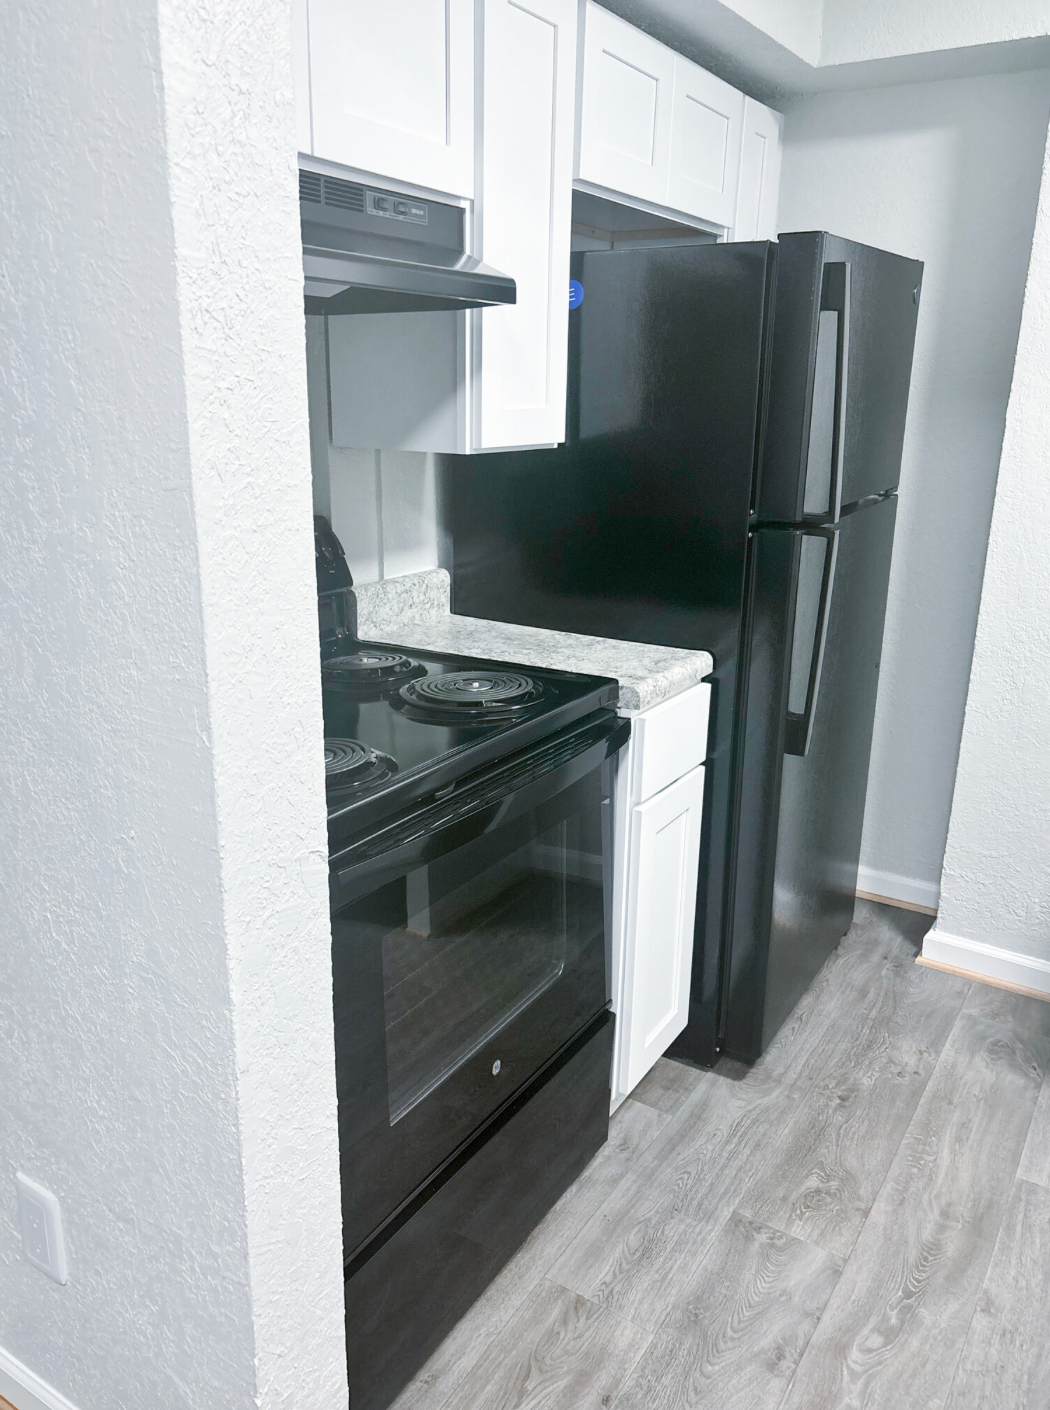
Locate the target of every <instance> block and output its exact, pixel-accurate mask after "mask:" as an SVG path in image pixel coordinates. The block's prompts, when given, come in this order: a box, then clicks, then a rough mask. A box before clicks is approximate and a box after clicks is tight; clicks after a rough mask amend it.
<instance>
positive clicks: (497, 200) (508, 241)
mask: <svg viewBox="0 0 1050 1410" xmlns="http://www.w3.org/2000/svg"><path fill="white" fill-rule="evenodd" d="M482 14H483V23H484V27H483V33H482V36H481V42H482V44H483V45H484V49H483V58H482V74H483V93H484V98H483V109H482V122H481V140H482V151H481V160H480V173H481V182H480V189H479V190H478V191H477V193H476V209H477V225H476V230H475V237H476V248H477V250H478V253H479V254H480V256H481V258H482V259H483V260H484V261H485V262H486V264H490V265H492V266H493V267H494V268H496V269H499V270H502V271H503V272H504V273H506V274H510V275H512V276H513V278H514V280H515V283H516V285H517V302H516V303H515V304H513V305H507V306H505V307H503V308H489V309H479V310H478V311H477V312H476V313H475V314H474V320H475V323H474V357H475V362H474V370H475V382H474V393H475V396H474V448H475V449H477V450H493V449H499V448H502V447H508V446H529V445H554V444H556V443H557V442H559V441H563V440H564V439H565V387H566V362H567V358H568V340H569V243H570V227H571V223H572V163H573V128H574V123H575V112H576V17H577V3H576V0H484V3H483V9H482Z"/></svg>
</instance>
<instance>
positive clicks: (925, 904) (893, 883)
mask: <svg viewBox="0 0 1050 1410" xmlns="http://www.w3.org/2000/svg"><path fill="white" fill-rule="evenodd" d="M857 895H858V896H866V897H867V898H868V899H869V900H872V901H885V902H887V903H888V904H889V905H891V906H892V905H894V904H898V905H904V906H905V908H906V909H908V910H915V909H918V910H920V911H925V912H926V914H927V915H936V914H937V907H938V905H939V904H940V900H941V888H940V886H939V885H938V883H937V882H935V881H919V880H918V879H917V878H916V877H914V876H897V875H895V874H894V873H893V872H891V871H875V870H874V869H873V868H871V867H858V868H857Z"/></svg>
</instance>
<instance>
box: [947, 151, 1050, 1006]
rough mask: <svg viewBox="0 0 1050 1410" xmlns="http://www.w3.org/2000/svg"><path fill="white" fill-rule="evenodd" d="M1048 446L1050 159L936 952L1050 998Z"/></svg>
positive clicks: (976, 651) (999, 493)
mask: <svg viewBox="0 0 1050 1410" xmlns="http://www.w3.org/2000/svg"><path fill="white" fill-rule="evenodd" d="M1048 447H1050V158H1048V160H1047V162H1046V164H1045V166H1044V168H1043V180H1042V192H1041V196H1040V202H1039V214H1038V218H1037V221H1036V229H1035V239H1034V241H1033V245H1032V259H1031V267H1030V269H1029V274H1028V286H1027V290H1026V292H1025V302H1024V317H1023V319H1022V323H1021V333H1020V338H1019V341H1018V347H1017V360H1016V364H1015V368H1014V376H1013V386H1012V389H1011V392H1010V405H1009V411H1008V414H1007V420H1006V434H1005V438H1004V441H1003V453H1002V460H1001V462H1000V466H999V482H998V487H997V490H996V496H995V513H994V515H993V517H992V526H991V535H990V539H989V543H988V557H987V563H986V566H985V573H984V588H983V592H982V594H981V611H980V618H979V621H978V627H977V641H976V645H975V647H974V655H973V670H972V674H971V677H970V691H969V695H968V697H967V702H966V722H965V727H964V729H963V736H962V749H961V752H960V755H959V772H958V778H957V781H956V786H955V796H954V800H953V802H952V810H951V826H950V829H949V832H948V847H947V852H946V854H945V859H944V877H943V881H942V888H941V912H940V916H939V918H938V921H937V925H936V927H935V929H934V931H933V932H932V935H931V940H932V941H933V942H934V945H935V946H936V944H937V943H938V942H939V943H940V944H942V945H945V944H947V945H949V946H950V945H951V943H952V942H953V941H954V940H961V941H963V942H971V943H973V942H976V944H977V945H979V946H990V947H993V949H995V950H1005V951H1012V952H1014V954H1015V955H1017V956H1025V957H1029V958H1030V959H1032V960H1035V961H1037V962H1040V963H1037V965H1035V966H1033V967H1032V969H1033V975H1032V977H1031V978H1029V979H1028V983H1029V984H1031V985H1032V987H1037V988H1040V987H1041V988H1045V989H1050V964H1048V962H1050V867H1048V864H1047V858H1048V856H1050V744H1048V741H1050V553H1048V549H1047V545H1048V544H1050V474H1048V473H1047V461H1048ZM997 958H998V957H997V956H995V955H984V956H982V955H980V954H979V952H978V953H976V954H975V953H973V952H971V958H970V959H969V963H963V967H964V968H971V969H975V970H978V971H980V972H986V973H991V974H993V975H994V974H996V973H997V972H998V970H999V968H1001V966H997V964H996V960H997ZM1040 973H1041V982H1040V979H1039V974H1040ZM1012 977H1014V978H1018V977H1019V976H1017V975H1013V976H1012ZM1022 982H1024V981H1023V980H1022Z"/></svg>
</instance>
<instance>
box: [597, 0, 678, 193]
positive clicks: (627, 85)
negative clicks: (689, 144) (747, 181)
mask: <svg viewBox="0 0 1050 1410" xmlns="http://www.w3.org/2000/svg"><path fill="white" fill-rule="evenodd" d="M674 59H675V56H674V54H673V53H672V51H671V50H670V49H667V48H665V47H664V45H662V44H660V43H658V42H657V40H655V39H651V38H650V37H649V35H647V34H643V33H642V31H641V30H640V29H635V28H634V26H633V25H630V24H627V22H626V21H625V20H621V19H618V18H617V17H616V16H615V15H611V14H610V13H609V12H608V10H603V9H602V8H601V6H599V5H595V4H593V3H588V5H587V10H586V31H585V34H584V60H583V108H582V114H581V119H580V160H579V170H578V172H577V175H578V176H579V177H580V179H581V180H582V181H591V182H594V183H595V184H596V185H598V186H606V187H608V188H609V189H610V190H612V191H622V192H624V194H626V195H628V196H637V197H638V198H639V199H640V200H643V201H654V202H656V203H658V204H660V205H663V204H664V203H665V202H666V200H667V170H668V160H669V156H670V146H671V105H672V99H673V96H674Z"/></svg>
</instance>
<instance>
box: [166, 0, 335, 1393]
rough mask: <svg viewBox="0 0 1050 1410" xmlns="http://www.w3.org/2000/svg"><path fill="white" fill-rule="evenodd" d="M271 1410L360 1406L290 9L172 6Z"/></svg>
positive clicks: (195, 426) (172, 102)
mask: <svg viewBox="0 0 1050 1410" xmlns="http://www.w3.org/2000/svg"><path fill="white" fill-rule="evenodd" d="M160 15H161V24H160V35H161V57H162V65H163V79H164V86H165V97H166V110H167V111H166V117H167V136H168V161H169V168H170V172H171V193H172V208H173V211H174V233H175V255H176V266H177V270H178V277H179V293H180V309H179V311H180V328H181V336H182V345H183V356H184V361H185V379H186V402H187V409H188V420H189V433H190V434H189V451H190V472H191V476H192V480H193V491H194V502H195V509H196V515H197V525H198V545H199V549H198V551H199V558H200V575H201V596H202V606H203V618H204V644H205V660H206V667H207V672H208V686H209V711H210V727H211V740H210V742H211V748H212V764H213V772H214V779H215V793H216V813H217V820H218V841H219V852H220V861H221V865H222V886H223V904H224V923H225V936H226V947H227V956H228V966H229V979H230V989H231V996H232V1015H233V1030H234V1041H235V1050H236V1060H237V1081H238V1089H237V1090H238V1110H239V1117H240V1131H241V1153H242V1160H243V1178H244V1198H245V1215H246V1223H247V1246H248V1258H249V1266H250V1271H251V1295H252V1311H253V1331H254V1336H255V1354H256V1374H257V1378H258V1382H257V1396H258V1403H259V1404H260V1406H264V1407H277V1406H280V1407H282V1410H285V1407H287V1410H315V1407H316V1410H321V1407H325V1410H329V1407H336V1406H339V1407H340V1410H341V1407H342V1406H344V1405H345V1403H346V1399H345V1397H346V1393H347V1392H346V1360H345V1350H344V1335H343V1287H342V1218H341V1211H340V1200H339V1172H338V1141H337V1130H336V1103H335V1065H334V1042H333V1029H332V1010H331V995H332V975H331V931H330V927H329V920H328V874H327V859H328V850H327V836H326V812H325V797H324V763H323V749H322V738H323V724H322V720H321V699H320V694H321V693H320V681H319V678H318V676H319V673H318V668H317V649H318V648H317V635H316V633H317V597H316V584H315V578H314V557H313V523H312V515H311V483H310V450H309V436H308V410H307V382H306V361H305V356H304V322H303V306H302V239H301V235H300V231H299V198H298V168H297V162H296V142H295V132H294V117H293V92H292V57H291V21H290V6H289V3H288V0H208V3H204V0H198V3H195V4H190V3H187V0H160Z"/></svg>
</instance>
